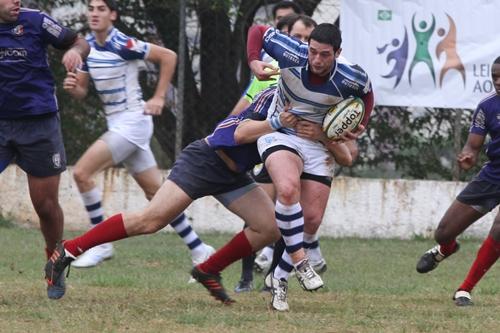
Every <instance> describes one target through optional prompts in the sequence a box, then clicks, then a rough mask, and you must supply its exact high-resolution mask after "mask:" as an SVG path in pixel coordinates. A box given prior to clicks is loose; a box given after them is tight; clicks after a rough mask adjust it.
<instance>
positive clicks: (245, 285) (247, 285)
mask: <svg viewBox="0 0 500 333" xmlns="http://www.w3.org/2000/svg"><path fill="white" fill-rule="evenodd" d="M252 290H253V282H252V280H240V281H239V282H238V284H237V285H236V287H235V288H234V292H235V293H246V292H249V291H252Z"/></svg>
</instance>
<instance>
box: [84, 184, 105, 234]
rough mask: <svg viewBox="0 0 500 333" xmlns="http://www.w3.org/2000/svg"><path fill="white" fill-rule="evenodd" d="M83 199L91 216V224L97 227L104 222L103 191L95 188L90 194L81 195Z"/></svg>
mask: <svg viewBox="0 0 500 333" xmlns="http://www.w3.org/2000/svg"><path fill="white" fill-rule="evenodd" d="M80 195H81V196H82V199H83V204H84V205H85V209H87V213H88V214H89V218H90V224H91V225H96V224H98V223H101V222H102V221H103V220H104V209H103V208H102V205H101V201H102V194H101V191H100V190H99V189H98V188H97V187H94V188H93V189H91V190H90V191H88V192H85V193H80Z"/></svg>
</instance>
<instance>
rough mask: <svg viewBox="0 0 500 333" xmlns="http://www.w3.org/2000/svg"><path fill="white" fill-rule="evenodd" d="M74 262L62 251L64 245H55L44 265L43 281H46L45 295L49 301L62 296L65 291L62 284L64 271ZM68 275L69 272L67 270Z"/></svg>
mask: <svg viewBox="0 0 500 333" xmlns="http://www.w3.org/2000/svg"><path fill="white" fill-rule="evenodd" d="M73 260H75V258H74V257H72V256H68V255H67V253H66V251H65V250H64V245H63V244H62V243H61V242H60V243H58V244H57V246H56V249H55V250H54V253H53V254H52V256H51V257H50V258H49V260H48V261H47V264H45V280H47V284H48V287H47V295H48V297H49V298H51V299H59V298H61V297H62V296H63V295H64V291H65V289H66V287H65V284H64V270H65V269H66V267H68V266H69V264H70V263H71V262H72V261H73ZM68 274H69V270H68Z"/></svg>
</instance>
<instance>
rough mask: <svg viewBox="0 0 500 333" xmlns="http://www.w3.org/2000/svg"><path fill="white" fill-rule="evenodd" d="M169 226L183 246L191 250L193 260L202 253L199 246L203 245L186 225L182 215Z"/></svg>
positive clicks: (186, 222)
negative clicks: (180, 239) (182, 242)
mask: <svg viewBox="0 0 500 333" xmlns="http://www.w3.org/2000/svg"><path fill="white" fill-rule="evenodd" d="M170 225H171V226H172V228H174V230H175V232H176V233H177V235H179V237H181V238H182V240H183V241H184V244H186V246H187V247H188V248H189V249H190V250H191V256H192V257H193V258H194V257H197V256H198V255H202V254H203V253H204V250H205V249H204V246H201V245H204V243H203V241H202V240H201V239H200V237H198V234H197V233H196V232H195V231H194V230H193V228H192V227H191V225H190V224H189V223H188V221H187V218H186V215H185V214H184V213H182V214H181V215H179V216H177V217H176V218H175V220H174V221H173V222H172V223H170Z"/></svg>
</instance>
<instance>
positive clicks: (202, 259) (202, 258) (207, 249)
mask: <svg viewBox="0 0 500 333" xmlns="http://www.w3.org/2000/svg"><path fill="white" fill-rule="evenodd" d="M214 253H215V249H214V248H213V247H211V246H210V245H206V244H205V252H203V254H202V255H200V256H197V257H192V259H191V260H192V262H193V267H195V266H198V265H199V264H201V263H204V262H205V261H207V259H208V258H210V256H211V255H212V254H214ZM195 282H196V280H195V279H194V278H193V277H192V276H190V277H189V280H188V283H189V284H191V283H195Z"/></svg>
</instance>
